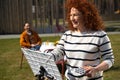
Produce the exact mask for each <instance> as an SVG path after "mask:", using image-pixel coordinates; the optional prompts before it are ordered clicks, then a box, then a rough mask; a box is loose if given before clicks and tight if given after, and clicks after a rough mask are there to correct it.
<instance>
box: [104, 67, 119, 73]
mask: <svg viewBox="0 0 120 80" xmlns="http://www.w3.org/2000/svg"><path fill="white" fill-rule="evenodd" d="M109 70H110V71H120V66H112V67H111V68H110V69H109ZM109 70H106V72H107V71H109Z"/></svg>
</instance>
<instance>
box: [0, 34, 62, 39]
mask: <svg viewBox="0 0 120 80" xmlns="http://www.w3.org/2000/svg"><path fill="white" fill-rule="evenodd" d="M61 35H62V33H52V34H51V33H50V34H39V36H40V37H46V36H61ZM10 38H20V34H10V35H0V39H10Z"/></svg>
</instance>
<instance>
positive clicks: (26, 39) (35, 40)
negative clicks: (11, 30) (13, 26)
mask: <svg viewBox="0 0 120 80" xmlns="http://www.w3.org/2000/svg"><path fill="white" fill-rule="evenodd" d="M41 43H42V41H41V38H40V37H39V35H38V34H37V33H36V32H34V31H32V34H31V35H28V34H27V32H26V31H24V32H22V34H21V36H20V46H22V47H27V48H30V47H31V44H39V45H41Z"/></svg>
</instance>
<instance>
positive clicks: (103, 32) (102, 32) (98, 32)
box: [93, 30, 107, 36]
mask: <svg viewBox="0 0 120 80" xmlns="http://www.w3.org/2000/svg"><path fill="white" fill-rule="evenodd" d="M93 34H94V35H98V36H102V35H106V34H107V33H106V32H105V31H103V30H100V31H95V32H93Z"/></svg>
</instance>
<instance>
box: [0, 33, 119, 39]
mask: <svg viewBox="0 0 120 80" xmlns="http://www.w3.org/2000/svg"><path fill="white" fill-rule="evenodd" d="M107 33H108V34H120V32H107ZM62 34H63V33H52V34H51V33H50V34H39V36H41V37H46V36H61V35H62ZM10 38H20V34H11V35H0V39H10Z"/></svg>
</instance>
